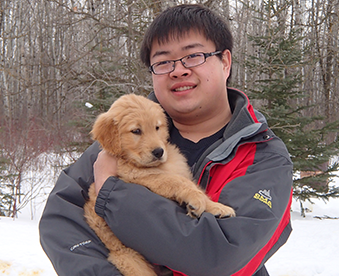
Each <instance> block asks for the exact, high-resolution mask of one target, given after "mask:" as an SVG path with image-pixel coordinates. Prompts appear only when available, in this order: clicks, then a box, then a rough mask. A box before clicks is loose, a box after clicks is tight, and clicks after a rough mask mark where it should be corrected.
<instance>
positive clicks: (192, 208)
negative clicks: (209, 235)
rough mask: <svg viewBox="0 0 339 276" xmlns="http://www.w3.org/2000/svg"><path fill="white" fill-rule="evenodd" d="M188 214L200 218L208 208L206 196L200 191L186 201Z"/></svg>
mask: <svg viewBox="0 0 339 276" xmlns="http://www.w3.org/2000/svg"><path fill="white" fill-rule="evenodd" d="M186 203H187V205H186V209H187V215H189V216H190V217H192V218H200V216H201V214H202V213H203V212H204V211H205V209H206V196H205V195H201V194H200V192H199V193H198V194H196V195H192V197H191V198H190V199H189V200H187V201H186Z"/></svg>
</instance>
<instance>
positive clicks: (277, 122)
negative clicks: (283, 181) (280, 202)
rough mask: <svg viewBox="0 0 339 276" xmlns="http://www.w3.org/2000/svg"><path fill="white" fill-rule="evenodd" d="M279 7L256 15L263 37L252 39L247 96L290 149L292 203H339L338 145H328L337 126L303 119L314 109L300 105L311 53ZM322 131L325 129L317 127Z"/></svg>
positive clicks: (283, 8) (272, 4) (266, 7)
mask: <svg viewBox="0 0 339 276" xmlns="http://www.w3.org/2000/svg"><path fill="white" fill-rule="evenodd" d="M284 4H285V5H283V6H280V7H279V5H278V4H277V3H276V2H275V1H263V8H264V9H262V10H263V11H262V12H258V11H257V12H258V14H260V16H259V17H258V20H260V21H261V22H262V24H263V26H264V29H265V32H264V33H262V34H260V35H258V36H251V37H249V39H250V41H251V42H252V43H253V47H254V49H255V50H256V55H252V56H250V57H249V59H248V64H247V66H248V68H249V71H250V72H251V74H252V76H255V80H254V81H253V83H252V84H250V85H248V87H250V89H249V91H247V92H248V94H249V96H250V97H251V98H254V99H258V101H257V102H258V103H260V108H259V109H260V111H262V112H263V113H264V114H265V116H266V118H267V120H268V124H269V126H270V127H271V128H272V130H273V131H274V132H275V133H276V134H277V136H279V137H280V138H281V139H282V140H283V141H284V142H285V144H286V146H287V148H288V150H289V152H290V154H291V158H292V161H293V163H294V173H295V175H298V174H300V177H296V179H295V181H294V184H293V185H294V187H293V188H294V191H293V194H294V197H295V198H297V199H298V200H300V204H301V210H302V215H304V209H303V207H302V202H303V201H305V200H309V201H311V198H323V199H325V200H328V199H329V198H330V197H338V196H339V190H338V188H335V187H333V186H331V185H330V182H331V178H332V177H333V172H334V171H336V170H338V168H339V164H338V163H337V162H333V163H330V160H331V158H332V157H333V156H336V155H338V154H339V141H338V139H336V140H335V141H328V134H329V133H333V132H337V131H338V128H339V121H336V122H333V123H325V120H324V118H322V117H320V116H311V117H310V116H309V117H307V116H305V111H306V110H307V109H309V108H311V107H310V106H305V105H303V102H302V101H301V100H300V99H301V98H302V97H305V93H304V91H302V84H303V74H302V70H301V66H302V65H303V63H305V62H311V61H307V60H306V57H307V49H305V47H303V46H302V44H301V39H302V35H301V29H300V28H298V27H296V26H295V24H293V25H292V24H290V25H289V26H287V23H286V21H285V18H286V14H287V10H288V9H289V8H291V7H290V3H289V2H287V1H286V2H285V3H284ZM319 125H322V126H321V127H319Z"/></svg>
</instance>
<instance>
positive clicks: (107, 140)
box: [92, 94, 168, 167]
mask: <svg viewBox="0 0 339 276" xmlns="http://www.w3.org/2000/svg"><path fill="white" fill-rule="evenodd" d="M92 135H93V138H94V139H96V140H98V141H99V143H100V144H101V145H102V147H103V148H104V149H105V150H106V151H108V152H109V153H111V154H112V155H115V156H117V157H119V158H123V159H125V160H127V161H129V162H131V163H133V164H134V165H135V166H138V167H153V166H158V165H160V164H161V163H163V162H165V161H166V160H167V148H166V145H167V139H168V130H167V119H166V116H165V114H164V112H163V109H162V108H161V107H160V105H159V104H156V103H154V102H152V101H150V100H148V99H146V98H145V97H142V96H137V95H133V94H130V95H125V96H122V97H121V98H119V99H118V100H117V101H115V102H114V103H113V105H112V106H111V108H110V109H109V111H107V112H106V113H104V114H101V115H100V116H99V117H98V119H97V121H96V122H95V124H94V126H93V130H92Z"/></svg>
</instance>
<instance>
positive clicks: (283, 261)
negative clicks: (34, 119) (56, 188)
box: [0, 178, 339, 276]
mask: <svg viewBox="0 0 339 276" xmlns="http://www.w3.org/2000/svg"><path fill="white" fill-rule="evenodd" d="M336 186H339V178H337V179H336ZM314 203H315V204H314V205H312V206H310V209H312V208H313V211H312V212H310V213H307V216H306V218H302V217H300V212H299V204H298V203H296V202H293V205H292V210H293V212H292V225H293V229H294V230H293V233H292V235H291V237H290V238H289V240H288V242H287V244H286V245H285V246H284V247H282V248H281V249H280V250H279V251H278V252H277V253H276V254H275V255H274V256H273V257H272V258H271V259H270V260H269V261H268V262H267V268H268V270H269V272H270V275H271V276H315V275H321V276H339V264H338V263H337V262H338V260H339V219H333V218H335V217H337V218H338V217H339V199H332V200H330V201H329V202H328V203H327V204H325V203H324V202H323V201H321V200H314ZM41 209H42V207H41V208H40V209H38V210H36V216H35V219H33V220H31V219H30V214H26V213H25V210H23V213H22V214H21V215H20V216H19V218H18V219H16V220H13V219H10V218H4V217H1V218H0V237H1V240H0V275H7V276H56V273H55V272H54V270H53V267H52V265H51V264H50V262H49V260H48V258H47V257H46V256H45V254H44V252H43V251H42V249H41V247H40V244H39V234H38V221H39V214H40V213H41V211H42V210H41ZM27 213H29V212H28V211H27ZM316 216H319V217H325V216H328V217H330V218H326V219H319V218H315V217H316Z"/></svg>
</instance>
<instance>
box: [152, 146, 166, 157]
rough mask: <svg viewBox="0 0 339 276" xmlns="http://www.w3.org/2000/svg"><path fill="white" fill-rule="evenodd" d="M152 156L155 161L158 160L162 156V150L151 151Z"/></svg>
mask: <svg viewBox="0 0 339 276" xmlns="http://www.w3.org/2000/svg"><path fill="white" fill-rule="evenodd" d="M152 154H153V156H154V157H156V158H157V159H160V158H161V157H162V156H163V155H164V150H163V149H162V148H156V149H155V150H153V151H152Z"/></svg>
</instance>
